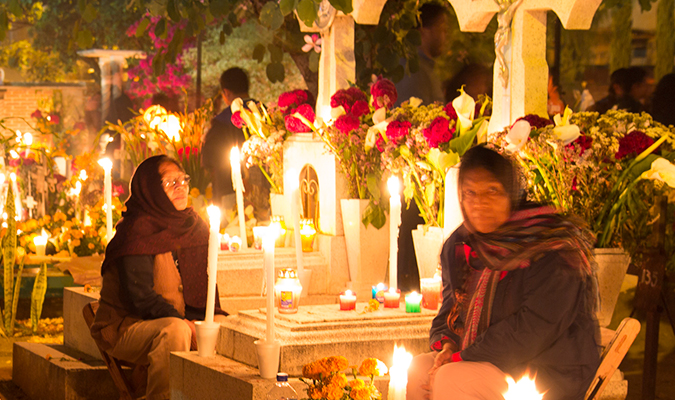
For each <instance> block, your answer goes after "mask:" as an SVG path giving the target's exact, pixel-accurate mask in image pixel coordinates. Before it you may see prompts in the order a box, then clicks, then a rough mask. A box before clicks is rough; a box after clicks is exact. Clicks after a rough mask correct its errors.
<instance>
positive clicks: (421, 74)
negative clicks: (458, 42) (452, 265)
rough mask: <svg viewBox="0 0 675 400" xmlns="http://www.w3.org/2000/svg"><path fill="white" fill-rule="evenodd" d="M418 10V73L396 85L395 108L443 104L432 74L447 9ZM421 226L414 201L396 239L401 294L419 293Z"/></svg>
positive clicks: (427, 6)
mask: <svg viewBox="0 0 675 400" xmlns="http://www.w3.org/2000/svg"><path fill="white" fill-rule="evenodd" d="M419 11H420V27H419V30H420V37H421V38H422V43H421V45H420V46H419V48H418V49H417V53H418V55H419V70H418V71H417V72H415V73H412V74H407V75H406V76H405V77H404V78H403V79H402V80H401V81H400V82H398V83H397V84H396V91H397V92H398V100H397V104H396V105H397V106H398V105H400V104H401V103H402V102H403V101H406V100H408V99H409V98H410V97H417V98H420V99H422V101H424V104H431V103H433V102H435V101H438V102H443V100H444V96H443V84H442V83H441V80H440V78H439V77H438V75H437V74H436V72H435V71H434V66H435V61H434V59H436V58H438V57H439V56H440V55H441V54H442V53H443V48H444V46H445V41H446V31H447V19H448V17H447V8H446V7H444V6H443V5H441V4H439V3H427V4H424V5H423V6H422V7H420V9H419ZM419 224H424V220H423V219H422V217H421V216H420V210H419V208H418V207H417V204H415V202H414V201H411V202H410V205H409V206H408V207H407V208H406V207H403V209H402V212H401V227H400V230H399V236H398V258H397V259H398V277H397V278H398V287H399V289H401V291H402V292H407V291H412V290H419V285H420V276H419V270H418V267H417V259H416V258H415V246H414V244H413V239H412V231H413V229H415V228H417V225H419Z"/></svg>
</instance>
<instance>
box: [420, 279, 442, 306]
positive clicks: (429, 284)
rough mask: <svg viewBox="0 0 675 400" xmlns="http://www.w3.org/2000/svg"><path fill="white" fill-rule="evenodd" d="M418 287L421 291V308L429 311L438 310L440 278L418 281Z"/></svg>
mask: <svg viewBox="0 0 675 400" xmlns="http://www.w3.org/2000/svg"><path fill="white" fill-rule="evenodd" d="M420 287H421V289H422V307H424V308H427V309H429V310H436V309H438V304H439V299H440V296H441V278H440V277H438V276H435V277H433V278H422V279H420Z"/></svg>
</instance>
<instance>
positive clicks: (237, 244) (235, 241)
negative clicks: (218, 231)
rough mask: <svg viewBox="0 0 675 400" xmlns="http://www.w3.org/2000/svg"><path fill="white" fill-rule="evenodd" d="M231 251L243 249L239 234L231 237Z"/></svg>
mask: <svg viewBox="0 0 675 400" xmlns="http://www.w3.org/2000/svg"><path fill="white" fill-rule="evenodd" d="M228 246H229V247H230V251H231V252H233V253H236V252H238V251H239V249H241V238H239V236H232V237H231V238H230V243H229V244H228Z"/></svg>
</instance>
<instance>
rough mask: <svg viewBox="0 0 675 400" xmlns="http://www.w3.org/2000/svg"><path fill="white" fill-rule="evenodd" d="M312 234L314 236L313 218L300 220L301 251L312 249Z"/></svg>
mask: <svg viewBox="0 0 675 400" xmlns="http://www.w3.org/2000/svg"><path fill="white" fill-rule="evenodd" d="M314 236H316V228H315V227H314V220H312V219H303V220H301V221H300V240H301V241H302V251H304V252H310V251H314Z"/></svg>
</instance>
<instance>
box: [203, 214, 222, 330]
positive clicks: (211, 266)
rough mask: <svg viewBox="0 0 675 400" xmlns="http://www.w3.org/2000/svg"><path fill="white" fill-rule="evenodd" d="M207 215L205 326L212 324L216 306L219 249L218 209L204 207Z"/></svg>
mask: <svg viewBox="0 0 675 400" xmlns="http://www.w3.org/2000/svg"><path fill="white" fill-rule="evenodd" d="M206 213H207V214H208V215H209V224H210V225H209V226H210V229H209V252H208V255H209V261H208V267H207V270H206V273H207V275H208V277H209V280H208V287H207V292H206V317H205V318H204V321H206V323H207V324H210V323H213V314H214V310H215V306H216V278H217V275H218V250H219V249H220V232H219V231H220V208H218V207H217V206H213V205H211V206H208V207H206Z"/></svg>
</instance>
